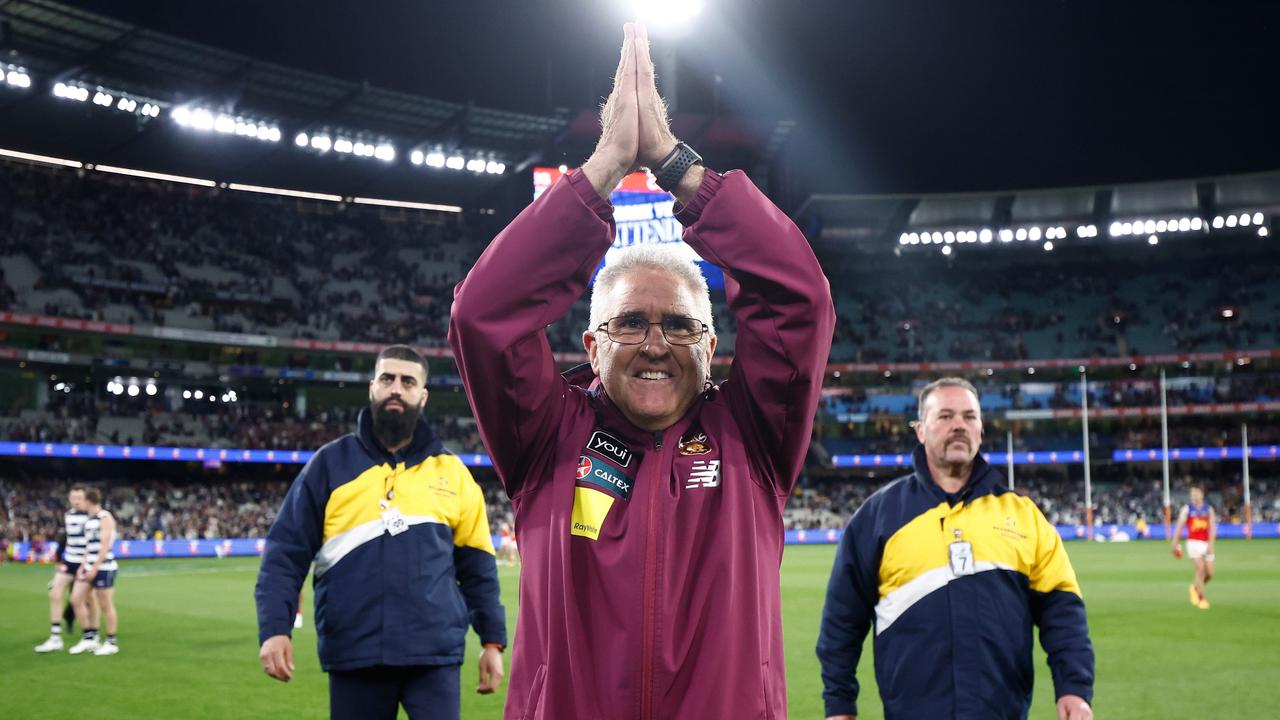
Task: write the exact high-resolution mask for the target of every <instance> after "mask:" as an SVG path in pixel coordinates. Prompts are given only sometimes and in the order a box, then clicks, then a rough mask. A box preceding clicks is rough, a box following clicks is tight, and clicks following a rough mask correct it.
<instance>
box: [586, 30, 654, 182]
mask: <svg viewBox="0 0 1280 720" xmlns="http://www.w3.org/2000/svg"><path fill="white" fill-rule="evenodd" d="M622 35H623V41H622V57H621V58H619V60H618V72H617V74H616V75H614V76H613V91H612V92H610V93H609V98H608V99H607V100H606V101H605V103H604V107H602V108H601V109H600V141H599V142H598V143H596V149H595V152H593V153H591V157H590V158H588V159H587V161H586V162H585V163H583V165H582V172H583V173H584V174H585V175H586V176H587V179H588V180H590V181H591V185H592V187H594V188H595V189H596V192H598V193H600V196H601V197H603V198H608V197H609V196H610V195H611V194H612V193H613V189H614V188H615V187H617V186H618V183H620V182H622V178H624V177H626V175H627V173H629V172H631V171H632V170H633V169H635V166H636V155H637V154H638V153H639V151H640V116H639V113H638V110H637V97H636V27H635V25H633V24H631V23H627V24H626V25H624V26H623V27H622Z"/></svg>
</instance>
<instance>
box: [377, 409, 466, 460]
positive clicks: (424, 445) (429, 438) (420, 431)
mask: <svg viewBox="0 0 1280 720" xmlns="http://www.w3.org/2000/svg"><path fill="white" fill-rule="evenodd" d="M355 435H356V439H357V440H358V441H359V442H360V444H361V445H362V446H363V447H364V448H365V450H367V451H368V452H369V454H370V455H373V456H374V457H376V458H381V459H382V460H384V461H386V462H388V463H390V464H391V465H398V464H400V463H402V462H403V463H404V464H405V465H408V466H413V465H417V464H419V463H421V462H422V461H423V460H426V459H427V458H428V457H430V456H432V455H441V454H444V453H445V452H448V451H447V450H445V449H444V445H443V444H442V443H441V442H440V439H439V438H437V437H436V433H435V431H434V430H432V429H431V426H430V425H428V424H427V419H426V416H424V415H419V416H418V424H417V425H415V426H414V428H413V440H411V441H410V442H409V444H408V445H407V446H406V447H403V448H401V449H400V452H397V453H391V452H388V451H387V449H386V448H384V447H383V446H382V443H381V442H379V441H378V437H377V436H376V435H374V433H373V412H372V411H370V410H369V408H364V409H363V410H361V411H360V415H359V417H358V418H357V419H356V433H355Z"/></svg>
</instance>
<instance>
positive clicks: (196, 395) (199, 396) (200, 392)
mask: <svg viewBox="0 0 1280 720" xmlns="http://www.w3.org/2000/svg"><path fill="white" fill-rule="evenodd" d="M191 397H193V398H195V399H197V400H202V399H204V391H203V390H197V391H195V392H193V393H191Z"/></svg>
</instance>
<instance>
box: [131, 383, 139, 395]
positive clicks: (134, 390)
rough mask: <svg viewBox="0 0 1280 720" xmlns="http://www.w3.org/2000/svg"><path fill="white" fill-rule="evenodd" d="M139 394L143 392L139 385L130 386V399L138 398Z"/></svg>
mask: <svg viewBox="0 0 1280 720" xmlns="http://www.w3.org/2000/svg"><path fill="white" fill-rule="evenodd" d="M139 392H141V390H139V389H138V386H137V385H135V384H133V383H130V384H129V397H138V393H139Z"/></svg>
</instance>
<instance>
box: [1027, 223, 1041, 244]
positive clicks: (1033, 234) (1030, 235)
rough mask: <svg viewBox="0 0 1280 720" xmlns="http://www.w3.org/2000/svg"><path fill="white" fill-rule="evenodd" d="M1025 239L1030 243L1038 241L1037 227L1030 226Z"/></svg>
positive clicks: (1038, 229)
mask: <svg viewBox="0 0 1280 720" xmlns="http://www.w3.org/2000/svg"><path fill="white" fill-rule="evenodd" d="M1027 239H1028V240H1030V241H1032V242H1035V241H1037V240H1039V239H1040V228H1039V227H1037V226H1035V225H1032V226H1031V228H1030V229H1029V230H1027Z"/></svg>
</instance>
